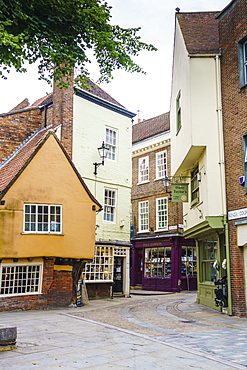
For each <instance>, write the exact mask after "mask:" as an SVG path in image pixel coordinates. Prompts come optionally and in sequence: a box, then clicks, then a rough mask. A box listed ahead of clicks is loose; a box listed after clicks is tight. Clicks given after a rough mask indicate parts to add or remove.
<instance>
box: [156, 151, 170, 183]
mask: <svg viewBox="0 0 247 370" xmlns="http://www.w3.org/2000/svg"><path fill="white" fill-rule="evenodd" d="M163 153H165V164H164V167H165V169H164V174H163V175H162V176H158V155H161V154H163ZM167 165H168V161H167V150H166V149H164V150H160V151H159V152H156V153H155V175H156V178H155V180H154V181H156V180H160V179H163V178H164V177H165V176H167V175H168V171H167V170H168V168H167Z"/></svg>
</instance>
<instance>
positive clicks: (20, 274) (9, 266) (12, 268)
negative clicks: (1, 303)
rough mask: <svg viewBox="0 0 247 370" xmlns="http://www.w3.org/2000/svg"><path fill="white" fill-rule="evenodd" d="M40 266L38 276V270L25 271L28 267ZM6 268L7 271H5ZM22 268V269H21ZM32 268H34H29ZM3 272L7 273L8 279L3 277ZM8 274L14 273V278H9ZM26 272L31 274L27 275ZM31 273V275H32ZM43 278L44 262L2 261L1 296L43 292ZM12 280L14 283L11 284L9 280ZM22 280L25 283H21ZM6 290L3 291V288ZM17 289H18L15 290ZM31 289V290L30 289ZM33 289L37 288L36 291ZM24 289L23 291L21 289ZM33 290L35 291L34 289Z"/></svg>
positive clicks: (0, 274) (0, 272) (0, 271)
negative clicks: (32, 282) (31, 281)
mask: <svg viewBox="0 0 247 370" xmlns="http://www.w3.org/2000/svg"><path fill="white" fill-rule="evenodd" d="M37 266H39V272H38V277H37V276H34V274H37V271H35V269H33V271H25V270H28V267H37ZM4 270H5V271H4ZM21 270H22V271H21ZM29 270H32V269H29ZM3 274H5V277H6V279H3ZM8 274H12V275H13V277H14V279H12V280H8V276H7V275H8ZM25 274H27V275H28V274H29V276H26V275H25ZM30 274H31V276H30ZM30 279H31V280H33V281H34V280H38V282H37V281H35V283H34V284H31V283H30V284H29V285H28V281H30ZM42 280H43V262H23V263H22V262H18V263H1V264H0V297H10V296H21V295H35V294H41V293H42ZM9 281H12V282H13V283H14V284H12V285H9V284H8V282H9ZM20 281H22V282H25V284H24V285H19V284H20ZM3 289H4V290H5V292H4V293H3V292H2V290H3ZM13 289H14V290H16V291H13ZM29 289H30V291H28V290H29ZM33 289H36V290H35V291H34V290H33ZM21 290H22V291H21ZM32 290H33V291H32Z"/></svg>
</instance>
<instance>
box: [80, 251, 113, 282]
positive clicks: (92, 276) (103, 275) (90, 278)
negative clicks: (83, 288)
mask: <svg viewBox="0 0 247 370" xmlns="http://www.w3.org/2000/svg"><path fill="white" fill-rule="evenodd" d="M113 266H114V256H113V247H111V246H105V245H102V246H96V247H95V254H94V260H93V262H91V263H86V267H85V280H86V281H87V282H102V281H106V282H112V281H113Z"/></svg>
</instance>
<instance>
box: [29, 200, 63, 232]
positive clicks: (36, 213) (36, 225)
mask: <svg viewBox="0 0 247 370" xmlns="http://www.w3.org/2000/svg"><path fill="white" fill-rule="evenodd" d="M26 206H30V207H31V206H35V207H36V211H35V216H36V217H35V230H25V223H26V220H25V216H26V211H25V207H26ZM39 206H47V207H48V228H49V230H45V231H39V230H38V223H39V222H38V215H39V213H38V210H37V207H39ZM51 207H60V223H59V225H60V231H51V223H52V221H51V220H50V216H51V214H50V208H51ZM62 216H63V207H62V205H61V204H44V203H42V204H41V203H24V207H23V232H22V234H49V235H51V234H52V235H61V234H62ZM42 224H43V221H42Z"/></svg>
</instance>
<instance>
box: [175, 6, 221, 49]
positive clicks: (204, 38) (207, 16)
mask: <svg viewBox="0 0 247 370" xmlns="http://www.w3.org/2000/svg"><path fill="white" fill-rule="evenodd" d="M218 14H219V12H190V13H176V18H177V20H178V23H179V26H180V28H181V31H182V34H183V37H184V41H185V45H186V48H187V50H188V52H189V54H219V31H218V21H217V19H216V17H217V16H218Z"/></svg>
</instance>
